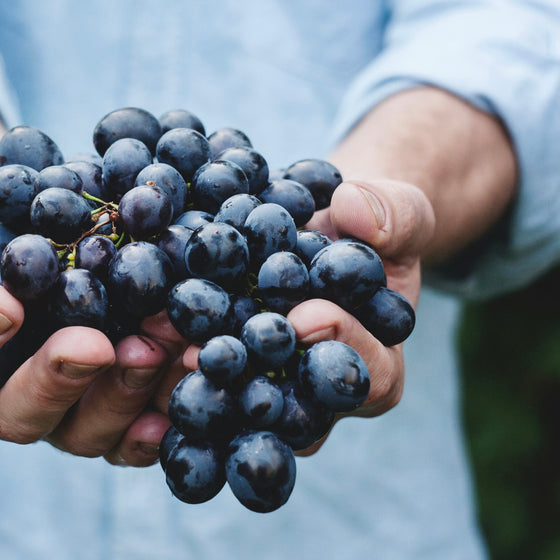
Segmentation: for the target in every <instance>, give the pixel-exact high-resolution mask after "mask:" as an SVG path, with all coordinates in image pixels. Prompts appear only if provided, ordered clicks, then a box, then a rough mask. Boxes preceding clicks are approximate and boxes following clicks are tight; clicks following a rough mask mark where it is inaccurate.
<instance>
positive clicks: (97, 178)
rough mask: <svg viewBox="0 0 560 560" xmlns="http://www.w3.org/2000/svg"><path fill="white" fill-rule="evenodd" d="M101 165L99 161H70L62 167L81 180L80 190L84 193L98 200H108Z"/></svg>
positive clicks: (108, 194)
mask: <svg viewBox="0 0 560 560" xmlns="http://www.w3.org/2000/svg"><path fill="white" fill-rule="evenodd" d="M98 157H99V156H98ZM101 165H102V160H101V159H99V163H94V162H92V161H70V162H66V163H65V164H64V167H67V168H68V169H71V170H72V171H74V172H75V173H77V175H78V176H79V177H80V179H81V180H82V190H83V191H84V192H86V193H87V194H89V195H91V196H95V197H96V198H99V199H100V200H109V199H110V196H111V195H110V193H109V192H108V190H107V189H106V187H105V185H104V184H103V175H102V170H101Z"/></svg>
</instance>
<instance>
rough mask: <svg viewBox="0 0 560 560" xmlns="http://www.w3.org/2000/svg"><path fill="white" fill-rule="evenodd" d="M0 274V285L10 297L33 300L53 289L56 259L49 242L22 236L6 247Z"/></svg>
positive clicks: (0, 265) (28, 234)
mask: <svg viewBox="0 0 560 560" xmlns="http://www.w3.org/2000/svg"><path fill="white" fill-rule="evenodd" d="M0 273H1V277H2V284H3V285H4V287H5V288H6V290H8V292H10V293H11V294H12V295H13V296H14V297H16V298H17V299H19V300H20V301H32V300H36V299H38V298H40V297H41V296H43V295H45V294H46V293H47V292H48V291H49V290H50V289H51V288H52V287H53V286H54V284H55V282H56V280H57V278H58V274H59V269H58V256H57V254H56V251H55V250H54V247H53V246H52V244H51V243H50V241H48V240H47V239H45V238H44V237H43V236H41V235H36V234H31V233H26V234H23V235H20V236H18V237H16V238H15V239H13V240H12V241H10V242H9V243H8V245H6V248H5V249H4V251H3V253H2V258H1V260H0Z"/></svg>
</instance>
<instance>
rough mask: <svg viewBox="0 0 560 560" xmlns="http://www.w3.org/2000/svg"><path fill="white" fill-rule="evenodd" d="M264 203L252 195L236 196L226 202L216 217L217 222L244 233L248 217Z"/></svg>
mask: <svg viewBox="0 0 560 560" xmlns="http://www.w3.org/2000/svg"><path fill="white" fill-rule="evenodd" d="M261 204H262V202H261V201H260V200H259V199H258V198H257V197H256V196H253V195H252V194H234V195H233V196H231V197H230V198H228V199H227V200H225V201H224V202H223V203H222V205H221V206H220V209H219V210H218V212H217V213H216V215H215V216H214V221H215V222H224V223H225V224H229V225H230V226H233V227H234V228H235V229H236V230H238V231H240V232H241V233H243V228H244V227H245V220H246V219H247V216H248V215H249V214H250V213H251V212H252V211H253V210H254V209H255V208H256V207H257V206H260V205H261Z"/></svg>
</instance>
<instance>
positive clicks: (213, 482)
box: [165, 438, 226, 504]
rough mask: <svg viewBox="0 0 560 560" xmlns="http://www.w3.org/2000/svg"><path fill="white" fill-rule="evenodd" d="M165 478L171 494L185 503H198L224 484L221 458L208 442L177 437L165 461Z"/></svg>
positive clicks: (222, 459) (216, 492)
mask: <svg viewBox="0 0 560 560" xmlns="http://www.w3.org/2000/svg"><path fill="white" fill-rule="evenodd" d="M165 465H166V469H165V481H166V482H167V485H168V486H169V489H170V490H171V492H172V493H173V495H174V496H175V497H176V498H178V499H179V500H181V501H182V502H185V503H187V504H202V503H203V502H207V501H208V500H210V499H212V498H213V497H214V496H216V495H217V494H218V493H219V492H220V490H221V489H222V488H223V487H224V485H225V483H226V475H225V468H224V458H223V454H222V453H221V452H220V450H219V449H218V448H217V447H215V446H214V445H212V444H211V443H208V442H197V443H193V442H191V441H189V440H188V439H187V438H183V439H181V440H180V441H179V442H178V443H177V444H176V445H175V447H174V448H173V449H172V451H171V452H170V454H169V456H168V457H167V459H166V461H165Z"/></svg>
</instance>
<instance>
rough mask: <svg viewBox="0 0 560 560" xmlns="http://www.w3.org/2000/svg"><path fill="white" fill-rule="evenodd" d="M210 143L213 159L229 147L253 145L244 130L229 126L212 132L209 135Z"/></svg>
mask: <svg viewBox="0 0 560 560" xmlns="http://www.w3.org/2000/svg"><path fill="white" fill-rule="evenodd" d="M208 143H209V144H210V148H211V150H212V159H216V158H217V156H218V155H219V154H221V153H222V152H223V151H224V150H227V149H228V148H238V147H245V148H252V147H253V146H252V144H251V140H249V138H248V137H247V135H246V134H245V133H244V132H242V131H241V130H238V129H236V128H231V127H227V126H226V127H223V128H219V129H218V130H216V131H214V132H212V134H210V136H208Z"/></svg>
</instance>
